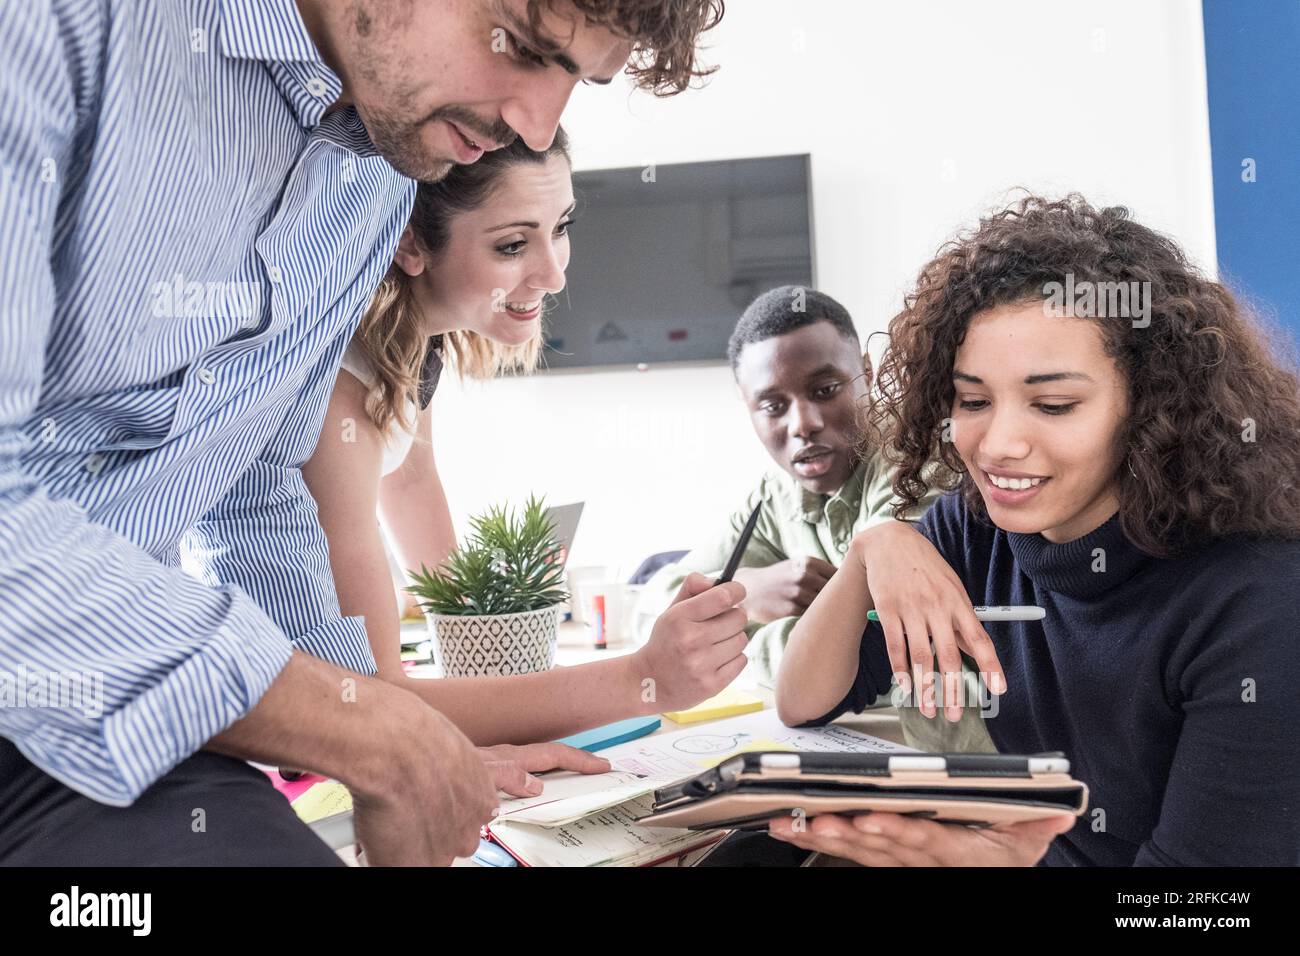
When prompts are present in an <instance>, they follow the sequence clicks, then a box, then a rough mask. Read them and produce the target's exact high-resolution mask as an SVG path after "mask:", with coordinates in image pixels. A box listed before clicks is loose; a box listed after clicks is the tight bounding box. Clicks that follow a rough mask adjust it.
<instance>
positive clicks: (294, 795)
mask: <svg viewBox="0 0 1300 956" xmlns="http://www.w3.org/2000/svg"><path fill="white" fill-rule="evenodd" d="M266 775H267V776H268V777H270V778H271V786H273V787H275V789H277V790H279V791H280V792H281V793H282V794H284V796H285V799H287V800H288V801H289V802H290V803H293V802H294V801H295V800H297V799H298V798H299V797H301V796H302V795H303V794H304V793H306V792H307V791H308V790H310V789H311V788H312V787H313V786H315V785H316V784H318V783H320V782H321V781H322V780H324V779H325V778H324V777H322V776H321V775H320V774H318V773H306V774H303V775H302V776H301V777H299V778H298V779H297V780H285V779H284V777H282V776H280V771H278V770H268V771H266Z"/></svg>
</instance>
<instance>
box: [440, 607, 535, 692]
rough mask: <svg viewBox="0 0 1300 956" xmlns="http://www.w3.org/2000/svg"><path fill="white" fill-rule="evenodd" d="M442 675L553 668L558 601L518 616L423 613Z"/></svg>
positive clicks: (478, 675)
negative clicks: (427, 621)
mask: <svg viewBox="0 0 1300 956" xmlns="http://www.w3.org/2000/svg"><path fill="white" fill-rule="evenodd" d="M425 617H427V618H428V620H429V629H430V630H431V631H432V632H433V646H434V648H435V649H436V650H437V653H438V663H439V664H441V665H442V673H443V676H444V677H487V676H497V677H500V676H505V675H509V674H531V673H533V672H534V671H546V670H550V669H551V668H552V667H554V666H555V638H556V628H557V627H558V626H559V619H560V608H559V605H558V604H552V605H551V606H550V607H544V608H540V609H538V610H536V611H520V612H519V613H518V614H487V615H481V616H478V615H469V614H465V615H460V614H426V615H425Z"/></svg>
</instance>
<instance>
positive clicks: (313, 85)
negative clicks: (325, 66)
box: [307, 76, 329, 97]
mask: <svg viewBox="0 0 1300 956" xmlns="http://www.w3.org/2000/svg"><path fill="white" fill-rule="evenodd" d="M328 89H329V87H328V86H327V85H326V83H325V81H324V80H323V79H321V78H320V77H319V76H313V77H312V78H311V79H310V80H308V81H307V92H308V93H310V94H311V95H312V96H316V97H321V96H324V95H325V93H326V91H327V90H328Z"/></svg>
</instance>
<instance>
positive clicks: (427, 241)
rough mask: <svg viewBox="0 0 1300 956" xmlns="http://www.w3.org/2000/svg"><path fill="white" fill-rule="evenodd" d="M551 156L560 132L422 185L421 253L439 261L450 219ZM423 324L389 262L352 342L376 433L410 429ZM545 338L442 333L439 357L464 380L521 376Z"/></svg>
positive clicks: (560, 152)
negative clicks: (510, 340)
mask: <svg viewBox="0 0 1300 956" xmlns="http://www.w3.org/2000/svg"><path fill="white" fill-rule="evenodd" d="M551 156H562V157H564V159H565V161H566V162H568V161H569V143H568V138H567V137H566V136H565V134H564V130H562V129H558V130H556V133H555V141H554V142H553V143H552V144H551V146H550V148H549V149H547V150H545V151H544V152H535V151H534V150H531V149H529V148H528V147H527V146H525V145H524V142H523V140H522V139H516V140H515V141H514V142H513V143H512V144H511V145H509V146H506V147H504V148H502V149H498V150H493V151H492V152H490V153H484V154H483V157H482V158H481V159H479V161H478V162H476V163H473V164H471V165H468V166H453V167H452V169H451V172H450V173H448V174H447V176H446V177H445V178H443V179H441V180H439V181H438V182H436V183H420V185H419V187H418V188H417V189H416V193H415V205H414V207H413V209H412V210H411V221H410V226H411V231H412V232H413V233H414V236H415V241H416V244H417V245H418V246H419V248H420V251H421V252H422V253H423V254H424V255H425V256H426V257H427V258H429V259H433V258H435V257H436V256H438V255H439V254H440V253H441V252H442V251H443V250H444V249H445V248H446V246H447V241H448V239H449V238H450V232H451V221H452V220H453V219H454V218H455V217H456V216H457V215H459V214H461V213H464V212H469V211H470V210H473V209H477V208H479V207H480V206H481V205H483V203H484V202H486V201H487V199H488V198H489V197H490V196H491V194H492V191H493V190H494V189H495V188H496V187H497V185H498V184H499V183H500V181H501V177H502V175H503V174H504V173H505V172H506V171H507V170H509V169H511V168H513V167H515V166H520V165H523V164H526V163H533V164H541V163H544V162H546V161H547V159H549V158H550V157H551ZM426 327H427V326H426V324H425V322H424V318H423V316H421V314H420V308H419V305H418V303H417V302H416V299H415V293H414V291H413V289H412V284H411V278H410V276H408V275H407V274H406V273H405V272H404V271H403V270H402V269H401V267H400V266H398V265H397V264H396V263H394V264H393V265H391V266H389V268H388V272H387V273H386V274H385V275H384V278H383V280H382V281H381V282H380V283H379V288H378V289H377V290H375V294H374V297H373V298H372V299H371V301H370V305H369V306H368V307H367V308H366V312H365V315H363V316H362V318H361V325H360V326H359V327H358V328H357V331H356V335H355V336H354V338H353V340H354V341H355V342H356V343H357V345H358V346H359V347H360V349H361V351H362V354H364V355H365V357H366V358H367V359H368V360H369V361H370V365H371V368H373V370H374V374H375V385H374V387H373V388H372V389H371V390H370V394H369V395H368V396H367V398H366V413H367V414H368V415H369V416H370V419H371V421H373V422H374V423H375V427H376V428H378V429H379V430H380V431H381V432H385V433H386V432H388V431H389V430H390V429H392V428H394V427H400V428H404V429H406V430H407V431H411V430H413V429H414V428H415V422H414V421H413V420H412V421H407V418H406V413H407V409H408V408H409V407H410V406H411V405H416V406H418V404H419V393H420V373H421V370H422V369H423V367H424V360H425V356H426V354H427V351H428V348H429V338H428V336H427V335H425V334H424V332H423V329H425V328H426ZM542 338H543V336H542V323H541V322H539V323H538V328H537V333H536V334H535V335H533V337H532V338H530V339H529V340H528V341H527V342H524V343H522V344H520V345H502V344H500V343H498V342H494V341H492V340H491V339H489V338H487V337H486V336H483V335H480V334H478V333H477V332H471V331H469V330H468V329H457V330H455V331H453V332H447V333H445V334H444V335H443V337H442V339H443V354H444V355H445V356H446V357H447V359H448V360H449V362H450V364H451V366H452V368H454V369H455V371H456V374H457V375H459V376H460V377H461V378H472V379H487V378H493V377H495V376H497V375H502V374H511V373H525V374H526V373H528V372H531V371H533V370H534V369H536V368H537V365H538V362H539V361H540V359H541V354H542Z"/></svg>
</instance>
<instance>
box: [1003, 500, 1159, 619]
mask: <svg viewBox="0 0 1300 956" xmlns="http://www.w3.org/2000/svg"><path fill="white" fill-rule="evenodd" d="M1007 541H1008V543H1009V544H1010V547H1011V553H1012V554H1014V555H1015V558H1016V564H1017V565H1018V566H1019V568H1020V570H1021V571H1023V572H1024V573H1025V575H1026V576H1027V577H1028V578H1029V579H1030V580H1031V581H1033V582H1034V584H1036V585H1038V586H1039V587H1041V588H1045V589H1047V590H1048V591H1057V592H1060V593H1062V594H1068V595H1070V596H1071V597H1075V598H1094V597H1097V596H1099V595H1101V594H1104V593H1105V592H1107V591H1109V590H1110V589H1111V588H1113V587H1117V586H1118V585H1120V584H1122V583H1123V582H1125V581H1128V580H1130V579H1131V578H1132V577H1133V576H1134V575H1135V574H1137V573H1138V572H1139V571H1140V570H1141V569H1142V568H1143V567H1145V566H1146V565H1147V564H1149V563H1151V562H1153V561H1156V560H1157V559H1156V558H1154V557H1152V556H1151V555H1149V554H1146V553H1144V552H1142V551H1139V550H1138V548H1137V547H1136V546H1135V545H1134V544H1133V543H1132V542H1131V541H1129V540H1128V538H1127V537H1126V536H1125V534H1124V531H1123V529H1122V528H1121V527H1120V521H1119V513H1118V512H1116V513H1115V514H1113V515H1111V517H1110V519H1109V520H1108V521H1107V522H1106V523H1105V524H1103V525H1101V526H1100V527H1098V528H1096V529H1095V530H1093V531H1090V532H1088V533H1087V534H1085V535H1084V536H1083V537H1081V538H1075V539H1074V540H1073V541H1066V542H1064V543H1063V544H1053V543H1052V542H1050V541H1048V540H1047V539H1046V538H1044V537H1043V536H1042V535H1041V534H1017V533H1014V532H1007Z"/></svg>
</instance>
